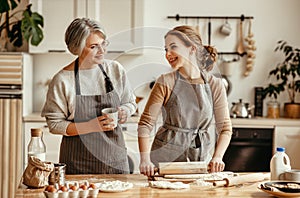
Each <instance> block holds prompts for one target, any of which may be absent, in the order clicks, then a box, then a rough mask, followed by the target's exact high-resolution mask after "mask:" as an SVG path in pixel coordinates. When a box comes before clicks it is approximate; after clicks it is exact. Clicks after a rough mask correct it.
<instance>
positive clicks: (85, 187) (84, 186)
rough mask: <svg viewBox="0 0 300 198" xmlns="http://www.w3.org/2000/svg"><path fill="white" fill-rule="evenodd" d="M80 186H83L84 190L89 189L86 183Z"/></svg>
mask: <svg viewBox="0 0 300 198" xmlns="http://www.w3.org/2000/svg"><path fill="white" fill-rule="evenodd" d="M80 188H81V189H82V190H87V189H88V187H87V186H86V185H84V184H82V185H81V186H80Z"/></svg>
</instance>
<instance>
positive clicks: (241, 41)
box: [237, 15, 245, 56]
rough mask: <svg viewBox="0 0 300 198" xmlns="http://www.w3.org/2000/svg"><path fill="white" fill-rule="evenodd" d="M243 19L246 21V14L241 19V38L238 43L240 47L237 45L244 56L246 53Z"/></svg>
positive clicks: (238, 50)
mask: <svg viewBox="0 0 300 198" xmlns="http://www.w3.org/2000/svg"><path fill="white" fill-rule="evenodd" d="M243 21H244V15H242V16H241V21H240V36H239V37H240V38H239V39H240V40H239V43H238V47H237V52H238V53H239V54H240V55H241V56H243V55H244V53H245V47H244V38H243Z"/></svg>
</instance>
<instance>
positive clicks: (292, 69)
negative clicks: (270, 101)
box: [263, 40, 300, 103]
mask: <svg viewBox="0 0 300 198" xmlns="http://www.w3.org/2000/svg"><path fill="white" fill-rule="evenodd" d="M275 51H282V52H283V54H284V56H285V58H284V60H283V61H282V62H281V63H279V64H277V66H276V67H275V68H274V69H273V70H271V71H270V72H269V77H272V76H273V77H275V79H276V80H277V83H270V84H269V85H268V86H267V87H265V88H264V91H263V92H264V96H265V97H266V96H269V97H271V98H272V97H274V98H275V99H277V96H278V95H279V94H280V93H281V92H284V91H287V92H288V96H289V99H290V103H295V97H296V94H297V92H300V49H299V48H295V47H292V46H291V45H288V44H287V42H286V41H282V40H281V41H278V42H277V47H276V48H275Z"/></svg>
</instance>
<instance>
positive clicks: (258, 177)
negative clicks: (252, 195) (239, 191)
mask: <svg viewBox="0 0 300 198" xmlns="http://www.w3.org/2000/svg"><path fill="white" fill-rule="evenodd" d="M265 178H266V175H264V174H263V173H252V174H247V175H241V176H236V177H231V178H224V179H223V180H221V181H215V182H213V185H214V186H226V187H228V186H234V185H238V184H244V183H247V182H258V181H263V180H264V179H265Z"/></svg>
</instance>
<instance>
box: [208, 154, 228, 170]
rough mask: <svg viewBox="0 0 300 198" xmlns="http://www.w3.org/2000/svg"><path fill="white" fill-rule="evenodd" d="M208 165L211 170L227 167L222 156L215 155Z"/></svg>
mask: <svg viewBox="0 0 300 198" xmlns="http://www.w3.org/2000/svg"><path fill="white" fill-rule="evenodd" d="M208 166H209V167H210V172H211V173H213V172H221V171H223V170H224V168H225V163H224V162H223V161H222V158H218V157H214V158H212V159H211V160H210V162H209V164H208Z"/></svg>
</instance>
